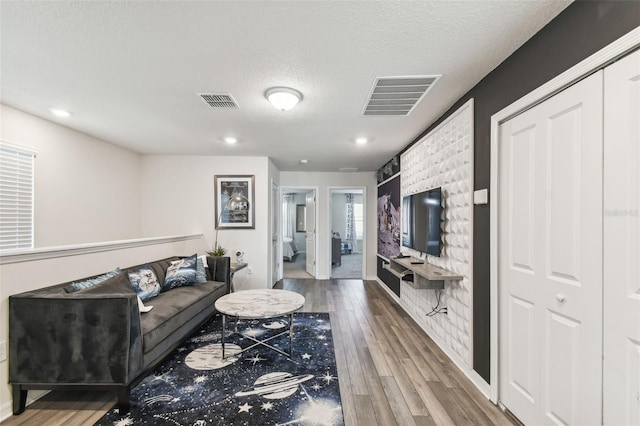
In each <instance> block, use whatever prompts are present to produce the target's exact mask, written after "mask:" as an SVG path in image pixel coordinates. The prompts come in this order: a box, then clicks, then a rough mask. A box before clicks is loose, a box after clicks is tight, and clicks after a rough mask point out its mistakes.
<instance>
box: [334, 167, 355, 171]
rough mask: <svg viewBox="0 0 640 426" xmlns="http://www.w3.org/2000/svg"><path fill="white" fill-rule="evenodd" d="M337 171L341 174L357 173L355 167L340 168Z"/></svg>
mask: <svg viewBox="0 0 640 426" xmlns="http://www.w3.org/2000/svg"><path fill="white" fill-rule="evenodd" d="M338 170H339V171H341V172H357V171H358V168H357V167H340V168H339V169H338Z"/></svg>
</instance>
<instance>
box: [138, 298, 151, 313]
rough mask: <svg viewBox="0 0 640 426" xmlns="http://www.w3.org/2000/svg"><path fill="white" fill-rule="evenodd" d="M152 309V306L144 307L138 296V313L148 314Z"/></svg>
mask: <svg viewBox="0 0 640 426" xmlns="http://www.w3.org/2000/svg"><path fill="white" fill-rule="evenodd" d="M152 309H153V306H144V303H142V299H140V296H138V310H139V311H140V312H149V311H150V310H152Z"/></svg>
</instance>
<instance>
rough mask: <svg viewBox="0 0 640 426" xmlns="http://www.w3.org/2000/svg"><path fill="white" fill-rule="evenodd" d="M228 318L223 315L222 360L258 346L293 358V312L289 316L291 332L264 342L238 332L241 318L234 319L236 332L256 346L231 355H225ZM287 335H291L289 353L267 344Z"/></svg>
mask: <svg viewBox="0 0 640 426" xmlns="http://www.w3.org/2000/svg"><path fill="white" fill-rule="evenodd" d="M227 316H228V315H225V314H222V359H227V358H229V357H232V356H236V355H240V354H241V353H243V352H246V351H248V350H249V349H252V348H255V347H256V346H260V345H262V346H265V347H267V348H269V349H271V350H273V351H276V352H278V353H279V354H282V355H284V356H286V357H288V358H291V353H292V351H293V312H292V313H290V314H289V315H288V316H289V330H285V331H283V332H281V333H278V334H276V335H273V336H270V337H268V338H266V339H264V340H258V339H256V338H255V337H253V336H249V335H248V334H244V333H240V332H239V331H238V321H239V320H240V318H238V317H233V318H235V321H234V332H235V333H238V334H240V335H241V336H242V337H244V338H245V339H249V340H251V341H252V342H254V344H253V345H251V346H248V347H246V348H243V349H242V350H240V351H238V352H234V353H233V354H231V355H225V343H226V334H227ZM275 318H278V317H275ZM287 333H289V353H287V352H285V351H283V350H281V349H279V348H276V347H275V346H272V345H270V344H268V343H267V342H268V341H269V340H272V339H275V338H276V337H280V336H284V335H285V334H287Z"/></svg>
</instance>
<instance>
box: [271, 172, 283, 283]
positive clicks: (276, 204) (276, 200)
mask: <svg viewBox="0 0 640 426" xmlns="http://www.w3.org/2000/svg"><path fill="white" fill-rule="evenodd" d="M271 203H272V204H271V284H272V285H273V284H275V283H276V282H278V280H279V279H280V259H282V254H281V253H280V251H279V250H278V249H279V248H280V244H279V243H278V241H279V239H280V238H279V237H280V231H279V229H280V206H281V205H282V203H281V201H280V187H279V186H278V184H277V183H275V182H273V181H272V182H271Z"/></svg>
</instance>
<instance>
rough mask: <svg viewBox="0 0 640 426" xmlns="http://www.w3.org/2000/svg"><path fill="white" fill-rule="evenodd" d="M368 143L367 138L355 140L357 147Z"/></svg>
mask: <svg viewBox="0 0 640 426" xmlns="http://www.w3.org/2000/svg"><path fill="white" fill-rule="evenodd" d="M367 142H368V140H367V138H356V143H357V144H358V145H364V144H366V143H367Z"/></svg>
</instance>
